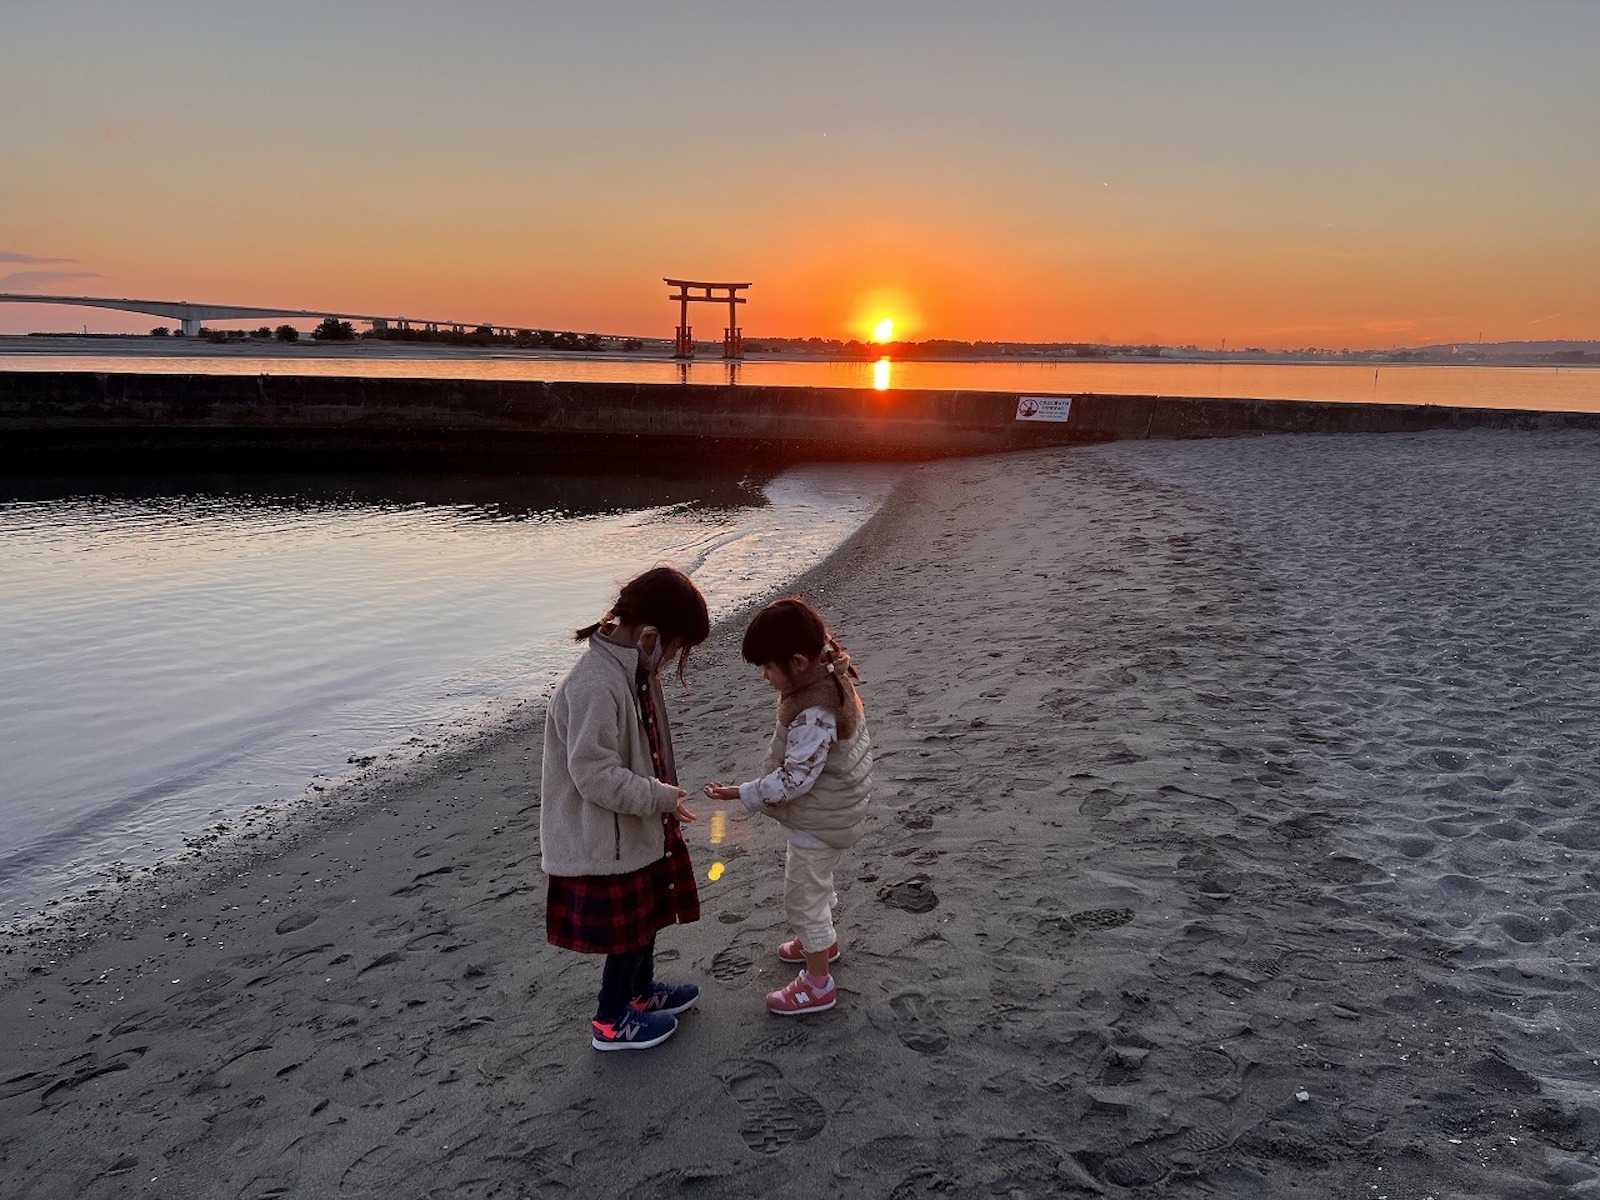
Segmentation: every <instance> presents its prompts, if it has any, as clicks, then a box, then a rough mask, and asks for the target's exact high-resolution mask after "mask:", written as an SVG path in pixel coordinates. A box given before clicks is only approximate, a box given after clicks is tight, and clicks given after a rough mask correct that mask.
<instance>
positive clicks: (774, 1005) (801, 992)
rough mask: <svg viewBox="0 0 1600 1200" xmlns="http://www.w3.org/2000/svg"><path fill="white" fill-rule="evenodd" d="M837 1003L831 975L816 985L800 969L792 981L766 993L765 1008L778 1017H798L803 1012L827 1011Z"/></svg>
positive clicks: (835, 989) (837, 990) (837, 994)
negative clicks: (785, 985) (819, 984)
mask: <svg viewBox="0 0 1600 1200" xmlns="http://www.w3.org/2000/svg"><path fill="white" fill-rule="evenodd" d="M837 1003H839V989H838V988H837V987H836V986H835V985H834V982H833V976H832V975H830V976H828V978H827V979H825V980H823V981H822V985H821V986H818V985H817V984H814V983H812V982H811V980H810V979H809V978H807V976H806V973H805V972H804V971H801V972H800V974H798V975H796V976H795V977H794V982H793V983H791V984H789V985H788V986H787V987H784V988H780V989H779V990H778V991H776V992H768V993H767V1009H768V1010H769V1011H771V1012H775V1013H777V1014H778V1015H779V1016H780V1017H798V1016H803V1015H804V1014H805V1013H815V1012H827V1011H828V1009H830V1008H832V1007H833V1006H834V1005H835V1004H837Z"/></svg>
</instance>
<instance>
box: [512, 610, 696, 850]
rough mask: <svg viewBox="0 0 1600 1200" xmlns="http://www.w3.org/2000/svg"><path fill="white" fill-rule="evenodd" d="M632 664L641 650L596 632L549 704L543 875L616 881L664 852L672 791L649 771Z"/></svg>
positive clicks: (541, 823) (542, 797) (542, 816)
mask: <svg viewBox="0 0 1600 1200" xmlns="http://www.w3.org/2000/svg"><path fill="white" fill-rule="evenodd" d="M638 664H639V652H638V651H637V650H635V649H633V648H632V647H631V646H619V645H616V644H615V643H613V642H608V641H606V640H605V639H604V638H602V637H599V636H598V635H597V636H595V637H593V638H591V639H590V641H589V648H588V649H587V650H586V651H585V652H584V654H583V656H582V657H581V658H579V659H578V661H577V663H576V664H575V665H574V666H573V668H572V670H571V671H569V672H568V673H567V677H566V678H565V679H563V680H562V681H561V683H560V684H559V685H557V687H556V690H555V694H554V695H553V696H551V697H550V711H549V713H548V714H547V715H546V717H545V723H544V768H543V772H542V779H541V786H540V794H541V795H540V808H539V845H540V865H541V866H543V868H544V871H545V873H546V874H547V875H622V874H626V873H627V872H629V871H637V870H638V869H639V868H640V867H642V866H645V865H647V864H649V863H652V862H654V861H655V860H656V859H658V858H660V857H661V855H662V853H663V851H664V850H665V838H664V834H663V829H662V823H661V817H662V815H663V814H664V813H670V812H672V811H673V810H674V809H675V808H677V806H678V789H677V788H675V787H673V786H672V785H671V784H666V783H662V782H661V781H660V780H659V779H657V778H656V777H655V773H654V770H653V768H652V766H651V762H650V742H649V740H648V739H647V738H646V737H645V732H644V726H643V724H642V723H641V722H640V719H639V702H638V697H637V695H636V694H635V692H634V684H633V680H634V673H635V671H636V670H637V669H638ZM657 716H658V718H659V719H660V720H662V721H665V720H666V719H667V714H666V713H665V712H659V713H657Z"/></svg>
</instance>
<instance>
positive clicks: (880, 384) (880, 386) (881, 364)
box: [872, 357, 889, 392]
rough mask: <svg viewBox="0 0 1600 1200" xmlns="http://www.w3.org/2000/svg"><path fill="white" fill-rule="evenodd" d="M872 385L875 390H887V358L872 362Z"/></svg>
mask: <svg viewBox="0 0 1600 1200" xmlns="http://www.w3.org/2000/svg"><path fill="white" fill-rule="evenodd" d="M872 387H873V389H874V390H875V391H879V392H887V391H888V390H889V360H888V358H887V357H885V358H880V359H879V360H878V361H877V362H875V363H873V364H872Z"/></svg>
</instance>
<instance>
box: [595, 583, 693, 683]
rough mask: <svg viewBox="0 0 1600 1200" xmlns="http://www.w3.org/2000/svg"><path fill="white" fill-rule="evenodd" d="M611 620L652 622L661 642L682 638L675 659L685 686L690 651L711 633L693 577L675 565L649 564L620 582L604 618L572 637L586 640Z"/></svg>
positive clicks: (681, 681)
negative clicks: (614, 598) (636, 573)
mask: <svg viewBox="0 0 1600 1200" xmlns="http://www.w3.org/2000/svg"><path fill="white" fill-rule="evenodd" d="M613 620H615V621H617V622H620V623H621V624H624V625H652V626H654V627H655V629H656V631H657V632H658V633H659V634H660V635H661V644H662V645H663V646H666V645H670V644H671V643H672V642H675V641H681V642H683V655H682V657H681V658H679V659H678V682H679V683H682V684H684V686H685V687H687V686H688V683H687V680H686V679H685V671H686V669H687V666H688V662H689V651H690V649H691V648H692V647H695V646H698V645H699V644H700V643H701V642H703V641H705V640H706V638H708V637H710V636H711V614H710V613H709V612H708V611H707V609H706V598H705V597H704V596H702V595H701V594H700V589H699V588H697V587H695V585H694V580H692V579H690V578H689V577H688V576H687V575H685V574H684V573H683V572H682V571H680V570H678V568H677V567H668V566H660V567H651V568H650V570H648V571H646V572H645V573H644V574H643V575H639V576H636V577H635V578H633V579H630V580H629V581H628V582H627V583H625V584H623V585H622V590H621V591H620V592H619V593H618V595H617V598H616V600H615V601H614V602H613V603H612V605H611V611H610V612H608V613H607V614H606V615H605V617H604V618H602V619H601V620H599V621H596V622H595V623H594V624H593V625H585V626H584V627H583V628H582V629H579V630H575V631H574V633H573V637H574V639H575V640H577V641H580V642H586V641H588V640H589V639H590V638H592V637H593V636H594V635H595V634H597V633H599V632H600V630H601V629H602V628H603V627H604V626H605V625H606V624H607V623H608V622H610V621H613Z"/></svg>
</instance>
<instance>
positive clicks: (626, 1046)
mask: <svg viewBox="0 0 1600 1200" xmlns="http://www.w3.org/2000/svg"><path fill="white" fill-rule="evenodd" d="M677 1032H678V1029H677V1026H673V1027H672V1028H671V1029H669V1030H667V1031H666V1032H665V1033H663V1034H662V1035H661V1036H660V1037H658V1038H651V1039H650V1040H649V1041H647V1042H602V1041H601V1040H600V1039H599V1038H590V1039H589V1044H590V1045H591V1046H593V1047H594V1048H595V1049H596V1050H648V1049H650V1047H651V1046H659V1045H661V1043H662V1042H664V1041H666V1040H667V1039H668V1038H669V1037H671V1036H672V1035H673V1034H675V1033H677Z"/></svg>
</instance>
